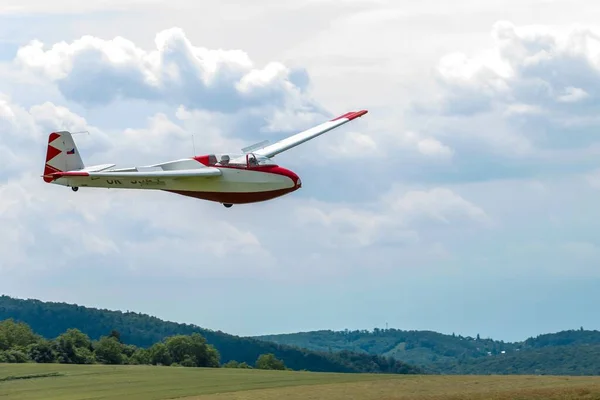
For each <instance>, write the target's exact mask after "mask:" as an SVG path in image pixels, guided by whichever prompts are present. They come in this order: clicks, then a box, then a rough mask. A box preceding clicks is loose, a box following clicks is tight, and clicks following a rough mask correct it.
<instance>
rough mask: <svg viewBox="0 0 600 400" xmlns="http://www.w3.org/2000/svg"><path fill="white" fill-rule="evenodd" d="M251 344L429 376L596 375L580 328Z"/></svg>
mask: <svg viewBox="0 0 600 400" xmlns="http://www.w3.org/2000/svg"><path fill="white" fill-rule="evenodd" d="M255 338H256V339H260V340H265V341H270V342H275V343H280V344H286V345H290V346H297V347H301V348H306V349H310V350H317V351H342V350H348V351H355V352H363V353H366V354H373V355H382V356H385V357H393V358H396V359H399V360H402V361H404V362H406V363H409V364H411V365H416V366H419V367H422V368H423V369H424V370H425V371H428V372H430V373H442V374H542V373H543V374H556V375H598V374H600V331H597V330H592V331H590V330H583V328H581V329H579V330H568V331H562V332H557V333H547V334H542V335H539V336H536V337H530V338H528V339H526V340H523V341H521V342H504V341H502V340H493V339H489V338H486V339H483V338H480V337H479V335H477V337H475V338H474V337H470V336H467V337H463V336H461V335H445V334H441V333H437V332H432V331H403V330H398V329H378V328H376V329H374V330H373V331H368V330H355V331H330V330H323V331H313V332H300V333H291V334H280V335H262V336H256V337H255Z"/></svg>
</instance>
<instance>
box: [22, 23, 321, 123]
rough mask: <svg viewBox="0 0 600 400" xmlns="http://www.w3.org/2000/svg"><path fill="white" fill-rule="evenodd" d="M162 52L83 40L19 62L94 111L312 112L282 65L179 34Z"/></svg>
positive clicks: (27, 51)
mask: <svg viewBox="0 0 600 400" xmlns="http://www.w3.org/2000/svg"><path fill="white" fill-rule="evenodd" d="M155 45H156V49H155V50H152V51H146V50H144V49H142V48H139V47H138V46H136V45H135V44H134V43H133V42H131V41H129V40H127V39H125V38H122V37H120V36H117V37H115V38H114V39H111V40H104V39H100V38H97V37H93V36H83V37H81V38H80V39H77V40H74V41H73V42H71V43H67V42H60V43H56V44H54V45H52V47H51V48H49V49H48V50H45V49H44V45H43V43H42V42H40V41H39V40H34V41H32V42H31V43H30V44H28V45H26V46H24V47H22V48H20V49H19V50H18V53H17V57H16V59H15V62H16V63H17V65H19V66H21V67H22V68H26V69H28V70H30V71H32V72H36V73H38V72H39V73H41V74H43V75H44V76H46V77H47V78H48V79H50V80H52V81H55V82H57V84H58V87H59V89H60V90H61V92H62V94H63V95H64V96H65V97H66V98H67V99H70V100H74V101H77V102H80V103H82V104H85V105H90V106H91V105H97V104H106V103H110V102H112V101H115V100H118V99H119V98H134V99H148V100H152V99H153V100H157V101H167V102H171V103H173V104H183V105H185V106H188V107H196V108H204V109H208V110H218V111H229V112H235V111H237V110H240V109H241V108H248V107H251V106H258V107H260V106H264V107H270V106H272V104H273V103H277V104H278V105H279V106H285V105H286V104H288V103H289V104H293V105H298V104H301V105H304V106H305V107H311V105H312V104H311V102H310V101H309V100H308V99H307V98H305V97H304V94H303V92H302V90H303V88H301V87H298V86H296V85H295V84H294V83H293V82H292V81H291V79H293V76H292V75H293V73H294V71H292V70H290V69H289V68H287V67H285V66H284V65H283V64H281V63H278V62H271V63H268V64H267V65H265V66H264V67H262V68H261V67H257V66H255V65H254V63H253V62H252V60H250V58H249V56H248V55H247V54H246V53H245V52H244V51H241V50H221V49H215V50H211V49H207V48H204V47H197V46H194V45H192V44H191V43H190V41H189V40H188V38H187V37H186V35H185V33H184V32H183V30H181V29H179V28H171V29H167V30H164V31H161V32H159V33H158V34H157V35H156V38H155ZM275 108H278V107H275Z"/></svg>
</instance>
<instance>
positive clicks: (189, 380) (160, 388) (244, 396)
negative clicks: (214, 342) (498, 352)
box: [0, 364, 600, 400]
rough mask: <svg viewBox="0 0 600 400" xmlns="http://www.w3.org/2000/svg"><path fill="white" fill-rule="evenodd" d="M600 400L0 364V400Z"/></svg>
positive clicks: (554, 391) (458, 381)
mask: <svg viewBox="0 0 600 400" xmlns="http://www.w3.org/2000/svg"><path fill="white" fill-rule="evenodd" d="M173 398H179V399H185V400H250V399H262V400H275V399H298V400H300V399H302V400H311V399H328V400H342V399H344V400H345V399H356V400H358V399H361V400H362V399H364V400H396V399H397V400H404V399H414V400H450V399H451V400H459V399H464V400H475V399H477V400H484V399H485V400H508V399H511V400H512V399H514V400H529V399H535V400H542V399H544V400H545V399H549V400H554V399H564V400H571V399H581V400H584V399H585V400H589V399H594V400H600V377H550V376H415V375H369V374H323V373H312V372H288V371H258V370H242V369H201V368H174V367H150V366H106V365H85V366H83V365H59V364H0V399H11V400H13V399H14V400H18V399H44V400H54V399H57V400H58V399H61V400H63V399H64V400H67V399H68V400H76V399H77V400H79V399H128V400H129V399H131V400H134V399H144V400H146V399H147V400H151V399H173Z"/></svg>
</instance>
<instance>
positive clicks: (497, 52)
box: [437, 21, 600, 121]
mask: <svg viewBox="0 0 600 400" xmlns="http://www.w3.org/2000/svg"><path fill="white" fill-rule="evenodd" d="M492 37H493V39H494V43H495V46H494V47H493V48H491V49H487V50H485V51H482V52H481V53H478V54H475V55H473V56H468V55H466V54H464V53H460V52H456V53H452V54H448V55H446V56H444V57H443V58H442V59H441V61H440V63H439V65H438V68H437V77H438V80H439V83H440V84H442V85H443V86H444V87H445V88H446V89H447V90H448V93H447V94H446V96H448V97H447V98H444V99H443V105H444V107H445V110H446V112H449V113H464V114H467V115H472V114H475V113H479V112H485V111H490V110H491V109H493V108H496V107H498V108H500V109H502V108H504V109H505V108H508V107H514V106H515V105H519V106H520V107H521V109H526V108H527V107H530V109H531V108H533V109H542V110H552V111H553V112H554V113H559V115H557V117H558V118H554V121H557V120H561V119H563V120H564V119H567V118H568V116H569V114H574V113H575V114H579V113H580V112H584V113H585V112H589V110H590V107H592V108H594V109H597V106H594V104H595V103H596V104H597V98H598V95H599V94H600V85H598V78H599V77H600V62H599V61H598V60H599V59H600V58H599V56H600V46H599V44H600V35H599V33H598V31H596V30H594V29H591V28H585V27H575V28H573V29H571V30H570V31H568V32H566V33H565V32H563V31H558V30H557V31H554V30H552V29H550V28H548V27H542V26H523V27H517V26H515V25H513V24H512V23H510V22H508V21H500V22H497V23H496V24H495V25H494V27H493V29H492ZM450 93H451V95H450ZM573 107H580V109H581V111H580V112H577V109H575V108H573Z"/></svg>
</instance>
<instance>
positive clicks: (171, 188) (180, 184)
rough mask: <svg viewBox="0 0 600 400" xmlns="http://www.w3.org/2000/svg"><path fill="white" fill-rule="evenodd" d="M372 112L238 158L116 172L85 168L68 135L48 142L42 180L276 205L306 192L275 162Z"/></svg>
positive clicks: (106, 167)
mask: <svg viewBox="0 0 600 400" xmlns="http://www.w3.org/2000/svg"><path fill="white" fill-rule="evenodd" d="M367 112H368V111H367V110H360V111H351V112H347V113H346V114H343V115H340V116H339V117H337V118H334V119H331V120H329V121H327V122H323V123H321V124H319V125H317V126H314V127H312V128H310V129H307V130H305V131H303V132H300V133H297V134H295V135H292V136H290V137H287V138H285V139H283V140H280V141H278V142H276V143H273V144H270V145H269V144H268V141H265V142H261V143H257V144H255V145H252V146H249V147H246V148H244V149H242V153H236V154H206V155H202V156H195V157H191V158H186V159H179V160H173V161H167V162H164V163H160V164H154V165H148V166H141V167H130V168H116V169H115V168H113V167H114V166H115V165H116V164H102V165H95V166H91V167H86V166H85V165H84V164H83V161H82V159H81V156H80V154H79V151H78V149H77V146H76V145H75V142H74V140H73V137H72V134H71V132H69V131H60V132H53V133H51V134H50V135H49V137H48V149H47V152H46V165H45V167H44V175H43V179H44V181H45V182H47V183H52V184H58V185H62V186H68V187H71V189H72V190H73V191H75V192H76V191H77V190H79V188H80V187H95V188H117V189H153V190H163V191H167V192H171V193H175V194H179V195H183V196H190V197H194V198H197V199H202V200H208V201H213V202H218V203H221V204H223V205H224V206H225V207H228V208H229V207H231V206H232V205H233V204H245V203H255V202H260V201H266V200H271V199H274V198H276V197H280V196H283V195H285V194H288V193H291V192H294V191H296V190H298V189H300V187H301V186H302V181H301V180H300V177H299V176H298V175H297V174H296V173H294V172H292V171H290V170H289V169H286V168H282V167H280V166H279V165H277V164H276V163H274V162H273V160H272V158H273V157H274V156H275V155H277V154H279V153H282V152H284V151H286V150H289V149H291V148H293V147H296V146H298V145H299V144H302V143H304V142H306V141H308V140H311V139H313V138H315V137H317V136H319V135H322V134H323V133H325V132H328V131H330V130H332V129H334V128H337V127H339V126H342V125H344V124H346V123H348V122H350V121H352V120H354V119H356V118H359V117H362V116H363V115H365V114H366V113H367Z"/></svg>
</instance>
